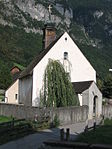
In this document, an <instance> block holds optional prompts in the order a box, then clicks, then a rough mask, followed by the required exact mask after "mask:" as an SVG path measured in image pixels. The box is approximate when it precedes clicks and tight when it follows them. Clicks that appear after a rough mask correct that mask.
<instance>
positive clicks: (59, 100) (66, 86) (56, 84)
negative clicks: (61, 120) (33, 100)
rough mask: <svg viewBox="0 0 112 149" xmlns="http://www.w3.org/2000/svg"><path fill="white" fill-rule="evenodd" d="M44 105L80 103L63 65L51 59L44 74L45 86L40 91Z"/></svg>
mask: <svg viewBox="0 0 112 149" xmlns="http://www.w3.org/2000/svg"><path fill="white" fill-rule="evenodd" d="M40 98H41V99H40V100H41V103H42V106H46V107H65V106H74V105H78V104H79V101H78V98H77V96H76V94H75V92H74V89H73V86H72V83H71V82H70V80H69V77H68V74H67V73H66V72H65V70H64V68H63V65H62V64H61V63H60V62H59V61H53V60H49V62H48V65H47V67H46V69H45V74H44V86H43V90H42V91H41V93H40Z"/></svg>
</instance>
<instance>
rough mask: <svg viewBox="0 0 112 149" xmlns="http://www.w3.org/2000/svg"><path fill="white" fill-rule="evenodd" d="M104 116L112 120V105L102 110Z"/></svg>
mask: <svg viewBox="0 0 112 149" xmlns="http://www.w3.org/2000/svg"><path fill="white" fill-rule="evenodd" d="M102 114H103V115H104V118H105V119H106V118H109V119H111V118H112V105H105V106H103V109H102Z"/></svg>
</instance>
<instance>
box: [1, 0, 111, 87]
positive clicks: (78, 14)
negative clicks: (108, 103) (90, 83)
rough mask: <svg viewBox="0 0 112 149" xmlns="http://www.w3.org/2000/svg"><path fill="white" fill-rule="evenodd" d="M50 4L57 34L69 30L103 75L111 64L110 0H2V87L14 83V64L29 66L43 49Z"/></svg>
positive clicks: (100, 74)
mask: <svg viewBox="0 0 112 149" xmlns="http://www.w3.org/2000/svg"><path fill="white" fill-rule="evenodd" d="M49 4H51V5H52V15H51V21H52V22H54V23H55V24H56V28H57V36H58V35H59V34H61V33H62V32H63V31H67V32H69V33H70V35H71V36H72V38H73V39H74V41H75V42H76V43H77V45H78V46H79V47H80V49H81V50H82V52H83V53H84V54H85V56H86V57H87V58H88V59H89V61H90V62H91V63H92V65H93V66H94V68H95V69H96V70H97V73H98V74H99V76H100V77H101V78H103V77H104V76H105V75H106V74H107V73H108V69H109V68H111V67H112V9H111V8H112V1H111V0H91V1H88V0H0V88H7V87H8V86H9V84H10V83H11V79H10V78H11V76H10V73H9V71H10V68H11V67H12V66H13V63H15V62H16V63H19V64H21V65H23V66H27V65H28V64H29V63H30V61H31V60H32V59H33V57H34V56H35V55H36V54H38V53H39V52H40V51H41V50H42V48H41V47H42V28H43V26H44V24H45V23H47V22H48V21H49V12H48V6H49Z"/></svg>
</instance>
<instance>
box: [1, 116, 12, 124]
mask: <svg viewBox="0 0 112 149" xmlns="http://www.w3.org/2000/svg"><path fill="white" fill-rule="evenodd" d="M11 120H12V117H6V116H0V123H3V122H8V121H11Z"/></svg>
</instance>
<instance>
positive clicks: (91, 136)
mask: <svg viewBox="0 0 112 149" xmlns="http://www.w3.org/2000/svg"><path fill="white" fill-rule="evenodd" d="M77 142H85V143H90V144H93V143H95V144H110V145H112V120H108V119H107V120H105V122H104V125H103V126H100V127H98V128H96V130H95V131H94V130H91V131H89V132H87V133H82V134H80V135H79V137H78V139H77Z"/></svg>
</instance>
